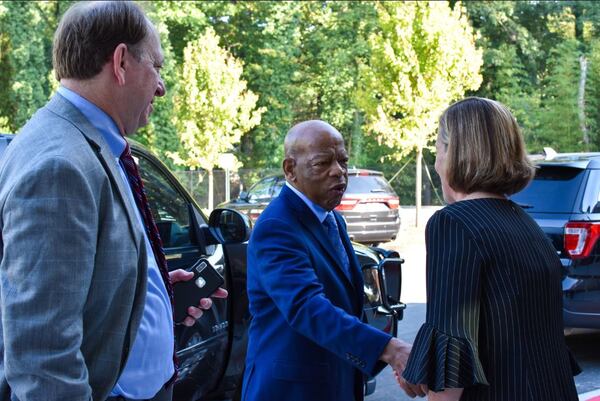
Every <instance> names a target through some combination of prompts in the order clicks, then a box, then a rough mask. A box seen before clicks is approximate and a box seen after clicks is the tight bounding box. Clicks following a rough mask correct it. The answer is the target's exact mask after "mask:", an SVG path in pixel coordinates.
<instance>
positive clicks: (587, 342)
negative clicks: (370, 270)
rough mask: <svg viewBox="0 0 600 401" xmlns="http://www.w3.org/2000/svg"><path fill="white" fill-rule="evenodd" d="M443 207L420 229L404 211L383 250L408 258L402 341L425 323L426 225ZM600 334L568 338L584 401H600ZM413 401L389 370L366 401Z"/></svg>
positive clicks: (428, 211) (426, 215) (424, 217)
mask: <svg viewBox="0 0 600 401" xmlns="http://www.w3.org/2000/svg"><path fill="white" fill-rule="evenodd" d="M438 209H439V207H425V208H423V210H422V213H421V216H420V220H421V224H420V225H419V227H415V226H414V208H412V209H411V208H401V211H400V216H401V219H402V225H401V228H400V232H399V235H398V238H397V239H396V240H395V241H393V242H388V243H385V244H381V247H383V248H388V249H394V250H397V251H398V252H399V253H400V256H402V258H404V260H405V263H404V264H403V266H402V278H403V279H402V295H401V300H402V302H405V303H406V304H407V308H406V311H405V314H404V319H403V320H402V321H400V322H399V324H398V337H399V338H401V339H403V340H406V341H409V342H413V340H414V338H415V336H416V334H417V332H418V330H419V328H420V326H421V324H423V322H424V321H425V301H426V291H425V237H424V229H425V223H426V221H427V220H428V219H429V217H431V215H432V214H433V213H434V212H435V211H436V210H438ZM598 344H600V331H599V332H588V333H579V334H572V335H569V336H567V345H568V346H569V348H570V349H571V351H572V352H573V355H574V356H575V359H576V360H577V361H578V362H579V364H580V366H581V368H582V369H583V372H582V373H581V374H579V375H578V376H576V377H575V385H576V386H577V392H578V393H579V394H580V400H581V401H600V347H598ZM408 400H411V398H409V397H408V396H406V395H405V394H404V392H403V391H402V390H401V389H400V388H399V387H398V385H397V383H396V380H395V379H394V376H393V373H392V370H391V369H390V368H389V367H388V368H386V369H385V370H384V371H383V372H381V373H380V374H379V376H377V386H376V389H375V392H374V393H373V394H372V395H370V396H368V397H367V398H366V401H408Z"/></svg>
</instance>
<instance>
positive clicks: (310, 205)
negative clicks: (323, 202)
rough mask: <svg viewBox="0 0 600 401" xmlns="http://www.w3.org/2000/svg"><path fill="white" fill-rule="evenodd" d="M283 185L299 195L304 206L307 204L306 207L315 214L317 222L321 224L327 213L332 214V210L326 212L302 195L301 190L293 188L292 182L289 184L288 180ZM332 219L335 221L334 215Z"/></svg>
mask: <svg viewBox="0 0 600 401" xmlns="http://www.w3.org/2000/svg"><path fill="white" fill-rule="evenodd" d="M285 185H286V186H287V187H288V188H289V189H291V190H292V191H294V193H295V194H296V195H298V196H299V197H300V199H302V200H303V201H304V203H306V206H308V208H309V209H310V210H312V212H313V213H314V214H315V216H317V219H318V220H319V222H320V223H321V224H323V222H324V221H325V218H326V217H327V215H328V214H332V215H333V212H328V211H327V210H325V209H323V208H322V207H321V206H319V205H317V204H316V203H315V202H313V201H311V200H310V199H308V197H307V196H306V195H304V194H303V193H302V192H300V191H298V190H297V189H296V188H294V186H293V185H292V184H290V183H289V182H287V181H286V182H285ZM334 221H335V217H334Z"/></svg>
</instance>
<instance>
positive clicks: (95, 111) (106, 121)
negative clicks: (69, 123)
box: [58, 86, 126, 158]
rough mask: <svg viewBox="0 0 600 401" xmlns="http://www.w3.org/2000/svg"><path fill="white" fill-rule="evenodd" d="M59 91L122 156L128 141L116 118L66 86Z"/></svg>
mask: <svg viewBox="0 0 600 401" xmlns="http://www.w3.org/2000/svg"><path fill="white" fill-rule="evenodd" d="M58 93H60V94H61V95H62V96H63V97H64V98H66V99H67V100H68V101H69V102H71V103H73V106H75V107H76V108H77V109H78V110H79V111H80V112H81V114H83V115H84V117H85V118H87V119H88V121H89V122H90V124H92V126H93V127H94V128H96V129H97V130H98V132H100V134H102V136H103V137H104V140H106V142H107V143H108V146H109V147H110V150H111V152H112V153H113V154H114V155H115V157H117V158H118V157H120V156H121V154H122V153H123V151H124V150H125V144H126V142H125V138H123V135H121V133H120V132H119V128H118V127H117V124H115V122H114V120H113V119H112V118H111V117H110V116H109V115H108V114H106V113H105V112H104V111H103V110H102V109H100V108H99V107H98V106H96V105H95V104H94V103H92V102H90V101H89V100H87V99H86V98H84V97H83V96H81V95H79V94H78V93H76V92H73V91H72V90H70V89H67V88H65V87H64V86H60V87H59V88H58Z"/></svg>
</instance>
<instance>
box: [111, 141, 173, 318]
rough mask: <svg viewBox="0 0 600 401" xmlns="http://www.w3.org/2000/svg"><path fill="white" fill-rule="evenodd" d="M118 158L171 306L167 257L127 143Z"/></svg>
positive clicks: (171, 297)
mask: <svg viewBox="0 0 600 401" xmlns="http://www.w3.org/2000/svg"><path fill="white" fill-rule="evenodd" d="M120 160H121V163H122V164H123V167H124V169H125V174H126V175H127V181H129V186H130V187H131V192H133V198H134V199H135V204H136V205H137V207H138V210H139V211H140V214H141V215H142V218H143V220H144V226H145V229H146V234H147V235H148V239H149V240H150V245H151V246H152V251H153V253H154V257H155V258H156V264H157V265H158V269H159V270H160V275H161V276H162V279H163V281H164V283H165V287H167V293H168V294H169V299H170V300H171V307H173V305H174V298H173V286H172V284H171V279H170V278H169V269H168V267H167V259H166V258H165V251H164V250H163V246H162V240H161V239H160V234H159V233H158V227H156V223H155V222H154V218H153V217H152V213H151V212H150V207H149V206H148V199H147V198H146V192H145V191H144V183H143V182H142V178H141V177H140V172H139V171H138V168H137V165H136V164H135V161H134V160H133V157H132V156H131V149H130V148H129V144H128V143H126V144H125V150H124V151H123V153H122V154H121V157H120Z"/></svg>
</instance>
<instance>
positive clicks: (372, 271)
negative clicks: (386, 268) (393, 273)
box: [362, 263, 385, 308]
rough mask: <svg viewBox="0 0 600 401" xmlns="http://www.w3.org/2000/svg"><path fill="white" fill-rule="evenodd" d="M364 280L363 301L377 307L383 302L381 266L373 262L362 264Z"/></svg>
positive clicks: (383, 289) (383, 290) (383, 291)
mask: <svg viewBox="0 0 600 401" xmlns="http://www.w3.org/2000/svg"><path fill="white" fill-rule="evenodd" d="M362 274H363V281H364V291H365V302H368V303H369V305H370V306H372V307H375V308H377V307H379V306H382V305H383V304H384V299H385V287H384V286H382V274H381V267H380V266H379V265H376V264H374V263H369V264H365V265H363V266H362Z"/></svg>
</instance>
